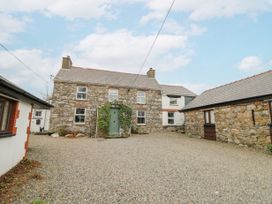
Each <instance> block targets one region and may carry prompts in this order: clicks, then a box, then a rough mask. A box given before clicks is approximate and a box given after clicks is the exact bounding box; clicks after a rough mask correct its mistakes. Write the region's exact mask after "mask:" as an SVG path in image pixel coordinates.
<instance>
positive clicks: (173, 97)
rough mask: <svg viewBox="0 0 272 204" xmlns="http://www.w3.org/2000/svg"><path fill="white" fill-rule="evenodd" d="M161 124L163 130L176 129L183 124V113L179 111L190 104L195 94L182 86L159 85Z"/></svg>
mask: <svg viewBox="0 0 272 204" xmlns="http://www.w3.org/2000/svg"><path fill="white" fill-rule="evenodd" d="M161 89H162V124H163V126H164V128H168V127H171V128H172V127H178V126H181V125H183V124H184V113H182V112H180V111H179V110H180V109H182V108H184V107H185V105H187V104H188V103H189V102H191V101H192V100H193V99H194V98H195V97H196V94H195V93H193V92H191V91H190V90H188V89H186V88H184V87H183V86H172V85H171V86H170V85H161Z"/></svg>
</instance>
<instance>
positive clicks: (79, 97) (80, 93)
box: [76, 86, 87, 100]
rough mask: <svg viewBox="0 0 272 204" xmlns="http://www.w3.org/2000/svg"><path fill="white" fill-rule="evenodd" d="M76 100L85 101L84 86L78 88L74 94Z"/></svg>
mask: <svg viewBox="0 0 272 204" xmlns="http://www.w3.org/2000/svg"><path fill="white" fill-rule="evenodd" d="M76 99H77V100H86V99H87V87H86V86H78V87H77V92H76Z"/></svg>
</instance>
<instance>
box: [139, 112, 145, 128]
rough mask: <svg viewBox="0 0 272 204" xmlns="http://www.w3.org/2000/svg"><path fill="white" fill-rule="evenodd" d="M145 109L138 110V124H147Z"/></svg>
mask: <svg viewBox="0 0 272 204" xmlns="http://www.w3.org/2000/svg"><path fill="white" fill-rule="evenodd" d="M145 117H146V114H145V111H137V124H138V125H145Z"/></svg>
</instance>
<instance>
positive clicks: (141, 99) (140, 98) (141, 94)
mask: <svg viewBox="0 0 272 204" xmlns="http://www.w3.org/2000/svg"><path fill="white" fill-rule="evenodd" d="M137 103H139V104H145V92H144V91H138V92H137Z"/></svg>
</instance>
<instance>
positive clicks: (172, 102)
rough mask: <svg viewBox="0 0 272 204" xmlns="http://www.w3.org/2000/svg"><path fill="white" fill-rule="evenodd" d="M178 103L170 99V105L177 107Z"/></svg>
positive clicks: (174, 99)
mask: <svg viewBox="0 0 272 204" xmlns="http://www.w3.org/2000/svg"><path fill="white" fill-rule="evenodd" d="M177 103H178V101H177V99H176V98H170V105H177Z"/></svg>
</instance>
